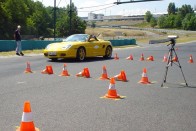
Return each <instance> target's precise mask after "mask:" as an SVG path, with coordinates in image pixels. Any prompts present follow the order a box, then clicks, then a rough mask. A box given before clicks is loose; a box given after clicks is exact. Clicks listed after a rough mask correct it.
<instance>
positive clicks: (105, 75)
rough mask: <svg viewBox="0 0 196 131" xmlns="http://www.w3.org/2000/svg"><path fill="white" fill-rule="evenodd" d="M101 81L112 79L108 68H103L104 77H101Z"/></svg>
mask: <svg viewBox="0 0 196 131" xmlns="http://www.w3.org/2000/svg"><path fill="white" fill-rule="evenodd" d="M99 79H101V80H108V79H110V78H108V74H107V70H106V66H103V71H102V75H101V77H100V78H99Z"/></svg>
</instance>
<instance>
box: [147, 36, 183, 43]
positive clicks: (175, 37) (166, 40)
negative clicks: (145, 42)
mask: <svg viewBox="0 0 196 131" xmlns="http://www.w3.org/2000/svg"><path fill="white" fill-rule="evenodd" d="M177 38H179V37H178V36H177V35H169V36H168V37H167V39H160V40H150V41H149V44H158V43H165V42H169V41H171V43H170V44H172V45H175V44H176V41H175V40H176V39H177ZM170 44H168V45H170Z"/></svg>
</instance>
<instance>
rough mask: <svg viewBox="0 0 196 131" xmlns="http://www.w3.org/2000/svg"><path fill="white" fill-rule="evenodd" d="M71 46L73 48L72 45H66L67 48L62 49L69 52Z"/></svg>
mask: <svg viewBox="0 0 196 131" xmlns="http://www.w3.org/2000/svg"><path fill="white" fill-rule="evenodd" d="M71 46H72V45H66V46H63V47H62V49H63V50H68V49H69V48H71Z"/></svg>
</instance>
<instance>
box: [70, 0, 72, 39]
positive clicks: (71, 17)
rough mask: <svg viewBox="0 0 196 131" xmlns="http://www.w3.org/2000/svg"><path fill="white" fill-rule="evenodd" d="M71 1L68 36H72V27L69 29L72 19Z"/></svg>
mask: <svg viewBox="0 0 196 131" xmlns="http://www.w3.org/2000/svg"><path fill="white" fill-rule="evenodd" d="M71 5H72V0H70V5H69V35H71V34H72V27H71V19H72V6H71Z"/></svg>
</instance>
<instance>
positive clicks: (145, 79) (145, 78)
mask: <svg viewBox="0 0 196 131" xmlns="http://www.w3.org/2000/svg"><path fill="white" fill-rule="evenodd" d="M139 83H142V84H151V82H150V81H148V76H147V70H146V68H144V69H143V73H142V78H141V80H140V81H139Z"/></svg>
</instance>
